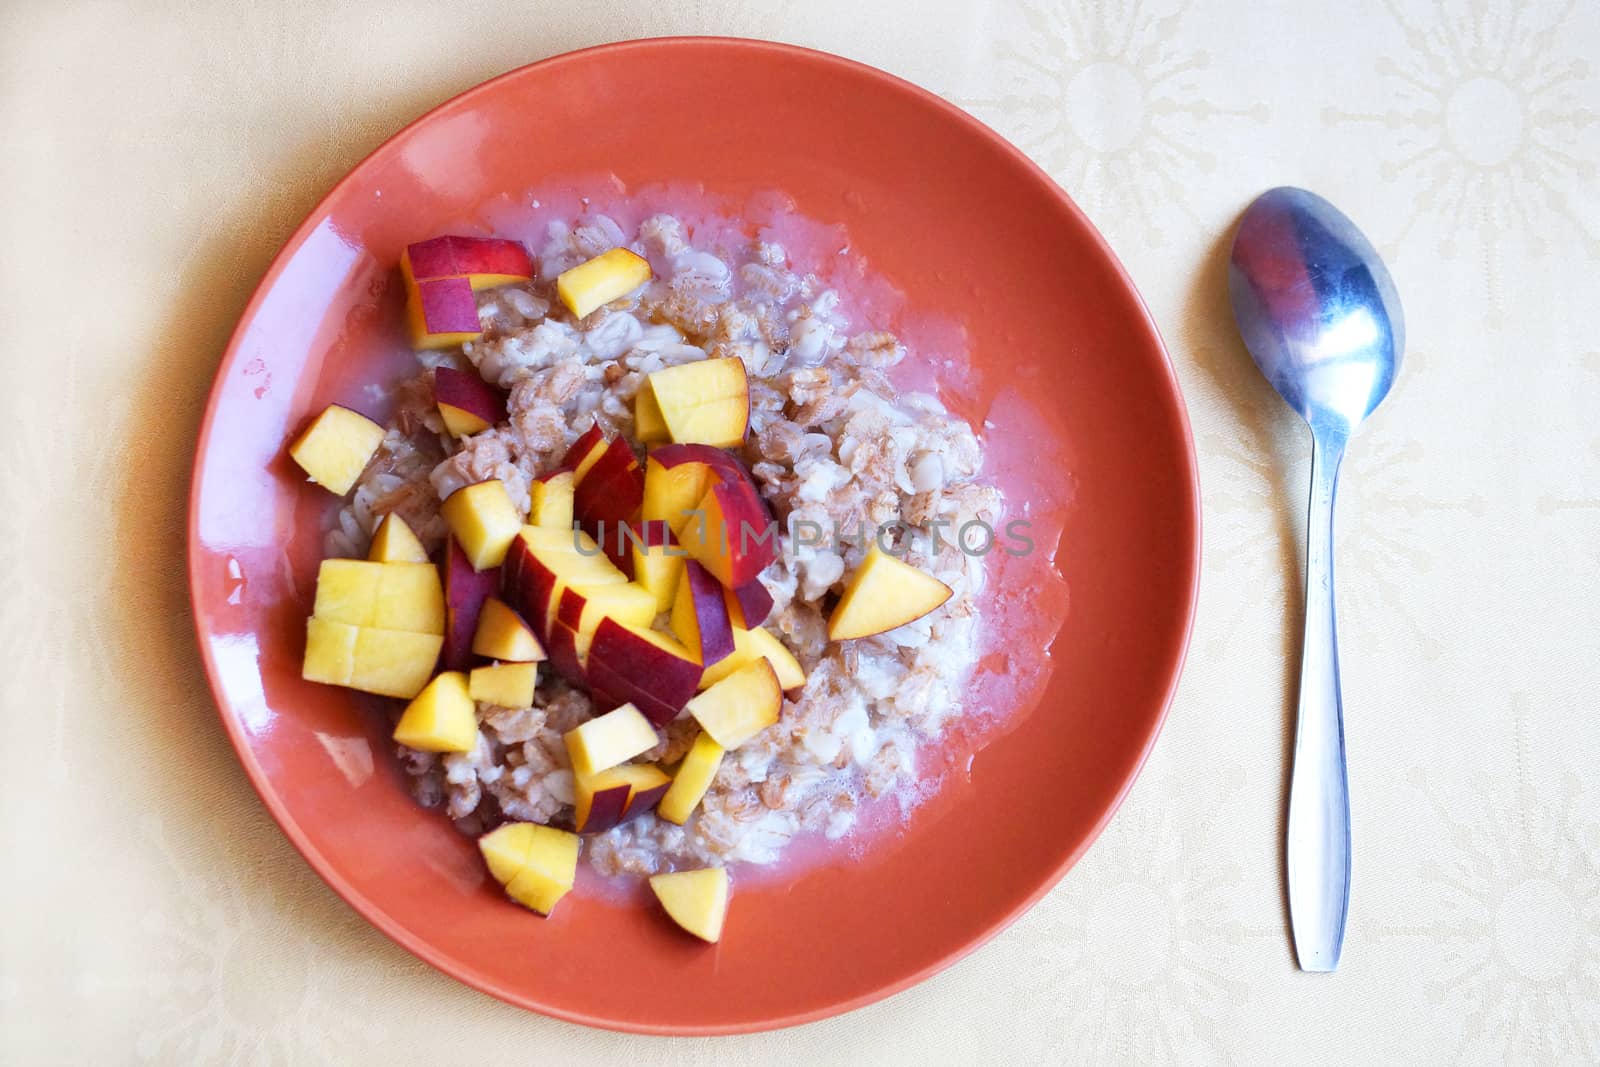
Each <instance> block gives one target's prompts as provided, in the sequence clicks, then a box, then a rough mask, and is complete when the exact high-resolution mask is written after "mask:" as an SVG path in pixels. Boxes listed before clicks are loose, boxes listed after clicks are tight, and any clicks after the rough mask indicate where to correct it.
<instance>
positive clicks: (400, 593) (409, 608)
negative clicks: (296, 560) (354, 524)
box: [312, 559, 444, 634]
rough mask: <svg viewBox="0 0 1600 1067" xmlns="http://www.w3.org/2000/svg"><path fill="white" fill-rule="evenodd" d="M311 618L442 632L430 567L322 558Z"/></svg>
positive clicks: (439, 598) (440, 594)
mask: <svg viewBox="0 0 1600 1067" xmlns="http://www.w3.org/2000/svg"><path fill="white" fill-rule="evenodd" d="M312 614H313V615H316V616H317V617H318V618H322V619H327V620H329V621H330V622H343V623H349V624H350V625H352V626H375V627H377V628H378V629H380V630H408V631H410V632H412V633H421V634H442V633H444V589H443V586H442V585H441V584H440V582H439V571H438V568H436V567H434V565H433V564H431V563H374V562H372V561H371V560H364V559H325V560H323V561H322V565H321V566H320V567H319V568H318V569H317V599H316V605H315V607H314V608H313V609H312Z"/></svg>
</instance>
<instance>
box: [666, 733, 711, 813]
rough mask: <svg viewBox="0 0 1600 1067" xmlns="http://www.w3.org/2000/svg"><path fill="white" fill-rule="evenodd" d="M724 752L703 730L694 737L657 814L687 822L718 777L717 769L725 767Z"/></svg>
mask: <svg viewBox="0 0 1600 1067" xmlns="http://www.w3.org/2000/svg"><path fill="white" fill-rule="evenodd" d="M722 754H723V748H722V746H721V745H719V744H717V742H716V739H715V738H713V737H712V736H711V735H710V734H708V733H706V732H705V731H701V732H700V734H699V735H698V736H696V737H695V739H694V745H693V746H691V747H690V749H689V754H688V755H687V756H684V757H683V762H682V763H680V764H679V765H678V773H677V774H675V775H673V776H672V786H671V788H669V789H668V790H667V795H666V796H664V797H662V798H661V803H660V804H659V805H657V807H656V814H658V815H660V816H661V817H662V818H663V819H665V820H667V821H668V822H675V823H677V824H678V825H679V826H682V825H683V824H684V823H686V822H688V821H689V816H690V815H691V814H693V812H694V809H695V808H696V807H697V806H699V804H700V798H701V797H703V796H705V795H706V790H708V789H710V788H711V783H712V782H713V781H715V780H716V777H717V769H718V768H719V767H721V766H722Z"/></svg>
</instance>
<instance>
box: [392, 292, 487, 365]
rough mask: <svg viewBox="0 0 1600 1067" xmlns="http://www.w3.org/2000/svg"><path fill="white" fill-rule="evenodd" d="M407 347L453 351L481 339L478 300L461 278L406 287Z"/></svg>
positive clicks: (481, 327) (481, 330)
mask: <svg viewBox="0 0 1600 1067" xmlns="http://www.w3.org/2000/svg"><path fill="white" fill-rule="evenodd" d="M406 323H407V325H408V326H409V327H410V329H411V346H412V347H413V348H419V349H434V348H453V347H455V346H456V345H459V344H465V343H466V342H468V341H474V340H477V339H478V338H479V337H482V336H483V326H482V324H481V323H479V322H478V298H477V297H476V296H474V295H473V294H472V284H471V283H470V282H468V281H467V279H465V278H433V279H430V280H428V281H422V282H417V283H415V284H408V285H407V286H406Z"/></svg>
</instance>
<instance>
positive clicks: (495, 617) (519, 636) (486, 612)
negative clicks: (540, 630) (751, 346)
mask: <svg viewBox="0 0 1600 1067" xmlns="http://www.w3.org/2000/svg"><path fill="white" fill-rule="evenodd" d="M472 651H473V652H474V653H475V654H477V655H479V656H483V657H484V658H485V659H497V660H503V661H505V662H507V663H536V662H538V661H540V660H542V659H544V658H545V653H544V646H543V645H541V644H539V639H538V638H537V637H535V636H534V633H533V628H532V627H531V626H529V625H528V624H527V622H526V621H524V620H523V618H522V616H521V615H518V614H517V613H516V612H515V611H512V610H511V608H510V606H509V605H507V604H506V602H505V601H503V600H501V599H499V598H498V597H490V598H489V599H488V600H485V601H484V602H483V608H482V609H481V610H480V612H479V614H478V630H477V633H475V634H474V635H473V637H472Z"/></svg>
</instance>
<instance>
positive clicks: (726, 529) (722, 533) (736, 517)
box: [677, 464, 778, 589]
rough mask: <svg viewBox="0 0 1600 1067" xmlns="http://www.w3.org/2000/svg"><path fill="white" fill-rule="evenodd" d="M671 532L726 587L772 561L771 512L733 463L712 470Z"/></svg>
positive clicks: (773, 530)
mask: <svg viewBox="0 0 1600 1067" xmlns="http://www.w3.org/2000/svg"><path fill="white" fill-rule="evenodd" d="M677 533H678V540H679V541H680V542H681V543H682V544H683V548H684V551H686V552H687V553H689V555H690V556H691V557H693V558H694V559H695V560H698V561H699V563H700V565H701V566H702V567H704V568H705V569H706V570H708V571H710V572H711V573H712V574H713V575H715V576H716V579H717V581H719V582H721V583H722V584H723V585H725V586H727V587H728V588H730V589H737V588H738V587H740V586H742V585H744V584H745V583H746V582H753V581H756V580H757V579H758V578H759V577H760V575H761V572H762V571H763V570H765V569H766V567H767V565H768V564H769V563H771V562H772V561H773V560H774V559H776V558H777V557H778V533H777V528H776V526H775V525H774V523H773V520H772V512H771V511H770V510H768V508H767V504H766V501H765V500H763V499H762V498H761V493H760V491H759V490H758V489H757V488H756V486H755V483H754V482H753V481H751V480H750V476H749V475H748V474H746V473H745V471H744V468H743V467H742V466H739V465H738V464H734V465H732V466H731V467H720V468H715V469H713V470H712V472H711V477H710V479H709V483H708V486H707V489H706V492H705V495H704V496H702V497H701V498H700V503H699V505H698V506H697V507H696V509H695V512H694V514H693V515H692V516H691V517H690V518H689V519H688V520H687V521H686V522H684V524H683V525H682V526H681V527H680V528H678V530H677Z"/></svg>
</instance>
